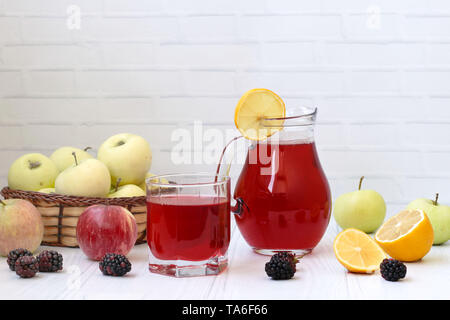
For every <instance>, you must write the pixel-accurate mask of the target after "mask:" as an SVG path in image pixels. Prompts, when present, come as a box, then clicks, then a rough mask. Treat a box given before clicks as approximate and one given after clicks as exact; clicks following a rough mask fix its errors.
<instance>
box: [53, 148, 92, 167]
mask: <svg viewBox="0 0 450 320" xmlns="http://www.w3.org/2000/svg"><path fill="white" fill-rule="evenodd" d="M88 149H90V148H86V149H85V150H81V149H78V148H74V147H61V148H59V149H57V150H55V152H53V154H52V155H51V156H50V159H52V161H53V162H54V163H55V164H56V167H57V168H58V170H59V172H63V171H64V170H66V169H67V168H70V167H71V166H73V165H74V164H75V159H74V158H73V155H72V153H74V152H75V153H76V154H77V159H78V162H83V161H84V160H87V159H92V158H93V156H91V155H90V154H89V153H87V152H86V151H87V150H88Z"/></svg>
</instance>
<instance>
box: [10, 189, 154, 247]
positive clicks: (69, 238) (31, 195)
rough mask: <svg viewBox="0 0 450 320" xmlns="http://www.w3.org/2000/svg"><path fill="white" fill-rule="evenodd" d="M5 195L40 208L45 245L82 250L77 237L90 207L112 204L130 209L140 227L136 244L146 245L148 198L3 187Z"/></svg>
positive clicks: (43, 242)
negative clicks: (87, 194)
mask: <svg viewBox="0 0 450 320" xmlns="http://www.w3.org/2000/svg"><path fill="white" fill-rule="evenodd" d="M1 194H2V195H3V197H4V198H5V199H24V200H28V201H30V202H31V203H32V204H34V205H35V206H36V207H37V208H38V210H39V211H40V213H41V216H42V220H43V222H44V239H43V241H42V244H43V245H48V246H58V247H73V248H76V247H78V242H77V237H76V227H77V223H78V218H79V217H80V215H81V214H82V213H83V211H84V210H85V209H86V208H87V207H89V206H91V205H95V204H109V205H116V206H122V207H125V208H127V209H128V210H129V211H130V212H131V213H132V214H133V215H134V217H135V218H136V223H137V227H138V239H137V241H136V244H141V243H144V242H146V236H147V230H146V229H147V207H146V197H131V198H112V199H107V198H86V197H73V196H64V195H60V194H45V193H40V192H30V191H21V190H12V189H10V188H8V187H6V188H3V190H2V191H1Z"/></svg>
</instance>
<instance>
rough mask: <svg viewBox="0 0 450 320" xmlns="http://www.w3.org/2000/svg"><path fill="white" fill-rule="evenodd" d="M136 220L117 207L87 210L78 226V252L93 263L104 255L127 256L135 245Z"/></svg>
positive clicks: (128, 212) (99, 207) (97, 207)
mask: <svg viewBox="0 0 450 320" xmlns="http://www.w3.org/2000/svg"><path fill="white" fill-rule="evenodd" d="M137 235H138V231H137V224H136V219H135V218H134V216H133V215H132V214H131V212H130V211H128V210H127V209H125V208H123V207H120V206H105V205H94V206H91V207H89V208H87V209H86V210H85V211H84V212H83V213H82V214H81V216H80V218H79V220H78V224H77V240H78V244H79V246H80V248H81V250H82V251H83V252H84V254H85V255H87V256H88V258H90V259H92V260H97V261H98V260H101V259H102V258H103V256H104V255H105V254H107V253H117V254H123V255H127V254H128V253H129V252H130V250H131V249H132V248H133V246H134V244H135V243H136V239H137Z"/></svg>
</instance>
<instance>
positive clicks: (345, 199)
mask: <svg viewBox="0 0 450 320" xmlns="http://www.w3.org/2000/svg"><path fill="white" fill-rule="evenodd" d="M363 179H364V177H362V178H361V180H360V183H359V190H358V191H354V192H350V193H346V194H344V195H342V196H340V197H339V198H338V199H337V200H336V203H335V204H334V210H333V215H334V219H335V220H336V222H337V223H338V225H339V226H340V227H341V228H342V229H348V228H355V229H359V230H361V231H364V232H365V233H372V232H374V231H376V230H377V229H378V228H379V227H380V226H381V224H382V223H383V221H384V218H385V217H386V203H385V201H384V199H383V197H382V196H381V195H380V194H379V193H378V192H376V191H374V190H361V185H362V181H363Z"/></svg>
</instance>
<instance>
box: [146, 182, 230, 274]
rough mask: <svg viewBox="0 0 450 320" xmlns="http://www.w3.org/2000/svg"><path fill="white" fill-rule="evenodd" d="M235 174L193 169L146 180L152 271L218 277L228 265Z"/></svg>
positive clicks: (148, 234)
mask: <svg viewBox="0 0 450 320" xmlns="http://www.w3.org/2000/svg"><path fill="white" fill-rule="evenodd" d="M230 189H231V188H230V178H229V177H228V176H221V175H214V174H207V173H194V174H172V175H164V176H156V177H151V178H149V179H148V180H147V242H148V246H149V248H150V257H149V269H150V271H151V272H153V273H159V274H163V275H170V276H175V277H190V276H203V275H216V274H219V273H221V272H222V271H223V270H225V269H226V267H227V265H228V260H227V251H228V246H229V243H230V198H231V196H230V194H231V191H230Z"/></svg>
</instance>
